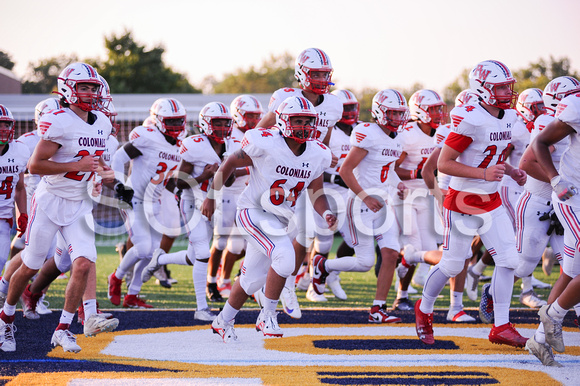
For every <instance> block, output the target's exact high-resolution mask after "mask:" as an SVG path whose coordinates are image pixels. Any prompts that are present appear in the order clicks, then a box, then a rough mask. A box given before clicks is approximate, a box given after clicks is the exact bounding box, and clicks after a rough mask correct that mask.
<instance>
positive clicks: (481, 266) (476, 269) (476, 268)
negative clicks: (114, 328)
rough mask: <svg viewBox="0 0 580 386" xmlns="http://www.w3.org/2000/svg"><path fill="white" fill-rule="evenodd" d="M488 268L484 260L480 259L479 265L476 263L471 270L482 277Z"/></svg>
mask: <svg viewBox="0 0 580 386" xmlns="http://www.w3.org/2000/svg"><path fill="white" fill-rule="evenodd" d="M486 267H487V264H485V263H484V262H483V260H481V259H479V261H478V262H477V263H475V265H473V267H472V268H471V270H472V271H473V273H475V274H477V275H482V274H483V271H484V270H485V268H486Z"/></svg>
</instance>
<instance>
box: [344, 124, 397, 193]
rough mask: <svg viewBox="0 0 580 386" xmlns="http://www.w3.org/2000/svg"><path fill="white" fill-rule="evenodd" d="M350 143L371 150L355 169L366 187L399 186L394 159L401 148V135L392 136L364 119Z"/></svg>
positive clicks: (384, 187) (353, 132)
mask: <svg viewBox="0 0 580 386" xmlns="http://www.w3.org/2000/svg"><path fill="white" fill-rule="evenodd" d="M350 145H351V147H359V148H361V149H364V150H366V151H367V152H368V154H367V155H366V156H365V157H364V158H363V159H362V160H361V162H360V163H359V164H358V165H357V167H356V168H354V170H353V173H354V176H355V177H356V179H357V181H358V183H359V185H360V186H361V187H362V188H363V189H364V190H367V189H373V188H379V189H382V190H383V191H385V192H388V191H389V190H390V189H389V185H390V186H391V187H392V186H396V185H397V184H398V183H399V182H400V179H399V177H398V176H397V173H396V172H395V161H397V160H398V159H399V157H401V152H402V147H401V143H400V142H399V136H396V137H395V138H391V137H389V136H388V135H387V134H386V133H385V132H384V131H383V129H381V128H380V126H379V125H377V124H376V123H368V122H363V123H361V124H359V125H357V126H356V127H355V128H354V129H353V131H352V134H351V135H350ZM389 177H390V178H389ZM387 180H389V181H387ZM395 182H396V184H395Z"/></svg>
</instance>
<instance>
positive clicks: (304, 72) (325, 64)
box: [294, 48, 334, 94]
mask: <svg viewBox="0 0 580 386" xmlns="http://www.w3.org/2000/svg"><path fill="white" fill-rule="evenodd" d="M313 72H314V73H313ZM294 77H295V78H296V79H297V80H298V82H300V84H301V85H302V88H303V89H304V90H306V91H310V92H313V93H315V94H326V93H327V92H328V91H329V90H330V86H332V85H334V83H332V81H331V80H332V64H331V63H330V58H329V57H328V55H326V53H325V52H324V51H322V50H320V49H318V48H308V49H306V50H304V51H302V52H301V53H300V55H298V57H297V58H296V63H295V64H294Z"/></svg>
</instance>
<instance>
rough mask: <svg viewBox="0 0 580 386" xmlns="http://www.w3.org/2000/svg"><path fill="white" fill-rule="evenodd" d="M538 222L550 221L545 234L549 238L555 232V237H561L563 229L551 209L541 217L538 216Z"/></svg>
mask: <svg viewBox="0 0 580 386" xmlns="http://www.w3.org/2000/svg"><path fill="white" fill-rule="evenodd" d="M540 221H550V226H549V227H548V231H547V232H546V234H547V235H548V236H549V235H551V234H552V232H556V234H557V235H559V236H562V235H563V234H564V227H563V226H562V224H561V223H560V220H559V219H558V216H557V215H556V213H555V212H554V209H552V210H551V211H549V212H545V213H544V214H543V215H541V216H540Z"/></svg>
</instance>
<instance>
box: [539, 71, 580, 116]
mask: <svg viewBox="0 0 580 386" xmlns="http://www.w3.org/2000/svg"><path fill="white" fill-rule="evenodd" d="M577 92H580V82H579V81H578V79H576V78H574V77H573V76H559V77H557V78H555V79H552V80H551V81H550V83H548V84H547V85H546V87H545V88H544V95H543V97H542V99H543V100H544V106H545V107H546V109H547V110H550V111H551V112H552V113H555V112H556V107H558V103H560V101H561V100H562V99H563V98H564V97H566V96H568V95H570V94H574V93H577Z"/></svg>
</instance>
